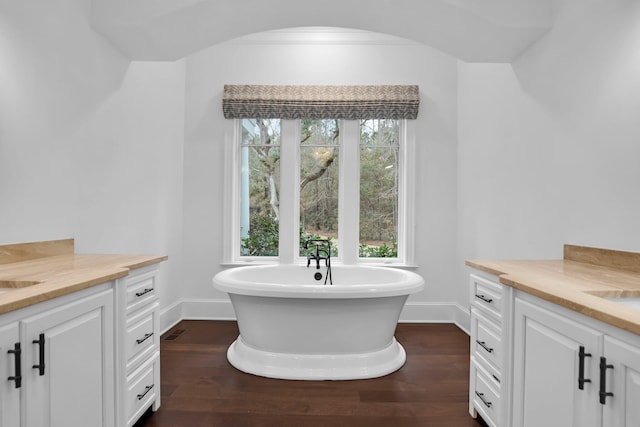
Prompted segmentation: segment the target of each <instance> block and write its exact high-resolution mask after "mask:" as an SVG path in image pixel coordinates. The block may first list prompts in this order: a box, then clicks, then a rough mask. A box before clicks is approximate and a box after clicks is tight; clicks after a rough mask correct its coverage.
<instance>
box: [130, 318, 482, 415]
mask: <svg viewBox="0 0 640 427" xmlns="http://www.w3.org/2000/svg"><path fill="white" fill-rule="evenodd" d="M237 335H238V327H237V325H236V323H235V322H224V321H204V320H202V321H182V322H180V323H178V324H177V325H176V326H174V327H173V328H171V330H169V331H168V332H167V333H165V334H164V335H163V336H162V341H161V373H162V374H161V377H162V384H161V385H162V388H161V393H162V394H161V396H162V402H161V407H160V409H159V410H158V412H155V413H152V412H151V411H148V412H147V413H146V414H145V415H144V416H143V418H142V419H141V420H140V421H139V422H138V423H137V424H136V426H135V427H160V426H161V427H169V426H171V427H183V426H184V427H201V426H207V427H209V426H220V427H245V426H246V427H248V426H250V427H263V426H274V427H275V426H277V427H289V426H291V427H294V426H295V427H298V426H303V427H321V426H322V427H325V426H331V427H334V426H336V427H337V426H345V427H346V426H348V427H352V426H385V427H390V426H391V427H409V426H411V427H414V426H428V427H483V426H485V424H484V423H482V422H480V421H479V420H474V419H473V418H471V417H470V416H469V414H468V403H467V402H468V387H469V337H468V336H467V335H466V334H465V333H464V332H462V331H460V330H459V329H458V328H457V327H456V326H455V325H451V324H407V323H401V324H399V325H398V327H397V330H396V338H397V339H398V341H399V342H400V343H401V344H402V345H403V346H404V348H405V350H406V351H407V362H406V364H405V365H404V366H403V367H402V368H401V369H400V370H398V371H396V372H394V373H392V374H390V375H387V376H385V377H382V378H375V379H368V380H355V381H287V380H276V379H269V378H262V377H258V376H254V375H249V374H245V373H243V372H240V371H238V370H236V369H235V368H233V367H232V366H231V365H230V364H229V362H227V358H226V351H227V347H228V346H229V344H231V343H232V342H233V340H235V339H236V337H237Z"/></svg>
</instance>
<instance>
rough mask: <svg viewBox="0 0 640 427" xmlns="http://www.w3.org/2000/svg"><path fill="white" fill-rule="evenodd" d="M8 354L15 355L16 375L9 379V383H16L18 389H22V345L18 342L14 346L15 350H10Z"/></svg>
mask: <svg viewBox="0 0 640 427" xmlns="http://www.w3.org/2000/svg"><path fill="white" fill-rule="evenodd" d="M7 353H9V354H13V357H14V360H15V363H14V366H15V373H14V375H13V376H12V377H9V381H15V382H16V388H20V387H22V362H21V360H22V359H21V357H20V356H21V355H22V350H21V349H20V343H19V342H17V343H15V344H14V345H13V350H8V351H7Z"/></svg>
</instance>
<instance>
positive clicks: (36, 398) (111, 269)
mask: <svg viewBox="0 0 640 427" xmlns="http://www.w3.org/2000/svg"><path fill="white" fill-rule="evenodd" d="M166 259H167V257H166V256H155V255H84V254H76V253H75V252H74V242H73V239H66V240H56V241H47V242H34V243H24V244H14V245H2V246H0V381H1V384H2V385H1V386H0V426H2V427H4V426H10V427H16V426H21V427H31V426H38V427H40V426H52V427H53V426H60V427H63V426H64V427H74V426H104V427H111V426H118V427H120V426H131V425H132V424H133V423H135V421H136V420H137V419H138V418H139V416H140V415H141V414H142V413H143V412H144V411H145V410H146V409H147V408H148V407H150V406H153V408H154V409H156V408H157V407H158V406H159V405H160V381H159V379H160V366H159V348H160V347H159V336H158V335H159V321H158V302H157V298H158V297H157V294H156V274H157V264H158V263H159V262H161V261H164V260H166Z"/></svg>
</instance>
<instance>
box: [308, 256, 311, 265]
mask: <svg viewBox="0 0 640 427" xmlns="http://www.w3.org/2000/svg"><path fill="white" fill-rule="evenodd" d="M310 265H311V258H309V257H307V268H309V266H310Z"/></svg>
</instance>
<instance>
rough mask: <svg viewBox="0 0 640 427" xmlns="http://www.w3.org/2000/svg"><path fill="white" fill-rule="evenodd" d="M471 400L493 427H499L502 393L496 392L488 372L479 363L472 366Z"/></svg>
mask: <svg viewBox="0 0 640 427" xmlns="http://www.w3.org/2000/svg"><path fill="white" fill-rule="evenodd" d="M471 369H472V372H471V391H470V398H471V400H472V402H473V407H474V408H475V409H476V411H478V413H480V415H481V416H482V419H483V420H484V421H485V422H486V423H487V424H488V425H489V426H491V427H498V426H499V425H500V424H499V420H500V410H501V408H500V393H499V392H498V391H497V390H496V388H495V386H494V385H493V381H491V380H490V379H489V378H488V376H487V372H486V371H485V370H484V369H483V368H482V367H481V366H479V365H478V364H477V363H472V364H471Z"/></svg>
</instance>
